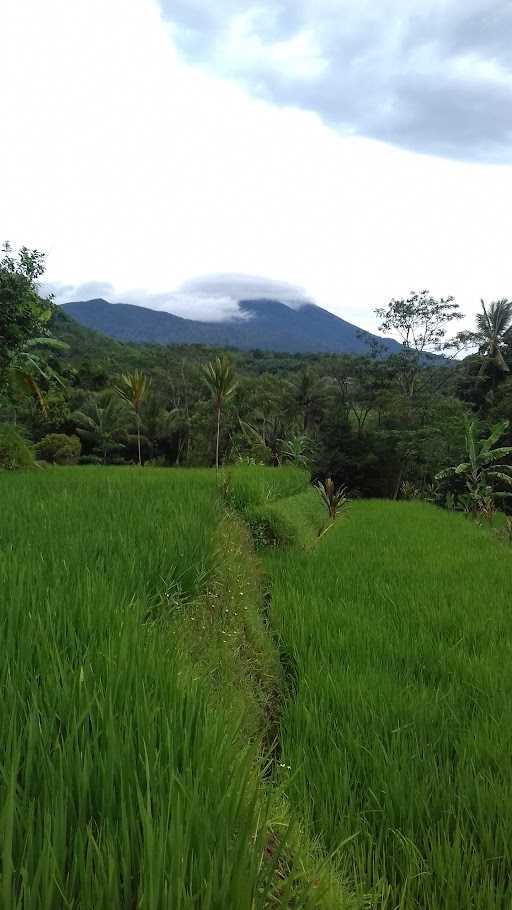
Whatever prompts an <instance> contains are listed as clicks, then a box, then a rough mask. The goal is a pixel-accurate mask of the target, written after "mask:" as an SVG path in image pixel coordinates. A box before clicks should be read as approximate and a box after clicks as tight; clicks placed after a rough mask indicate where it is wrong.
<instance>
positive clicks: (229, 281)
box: [44, 275, 311, 322]
mask: <svg viewBox="0 0 512 910" xmlns="http://www.w3.org/2000/svg"><path fill="white" fill-rule="evenodd" d="M44 289H45V292H46V293H52V294H53V295H54V299H55V303H57V304H59V305H60V304H63V303H70V302H71V301H76V300H94V299H97V298H102V299H103V300H107V301H108V302H109V303H129V304H132V305H135V306H145V307H148V308H149V309H150V310H160V311H163V312H165V313H173V314H174V315H175V316H182V317H184V318H185V319H198V320H200V321H207V322H225V321H227V320H233V319H236V320H240V319H242V320H246V319H250V318H251V317H250V314H249V313H247V312H246V311H244V310H242V309H240V307H239V302H240V301H243V300H263V299H270V300H279V301H280V302H281V303H285V304H286V305H287V306H289V307H291V308H292V309H296V308H298V307H300V306H303V305H304V304H305V303H308V302H311V298H310V297H308V296H307V294H306V292H305V291H304V290H303V289H302V288H299V287H295V286H294V285H291V284H288V283H286V282H283V281H271V280H268V279H265V278H259V277H257V276H255V275H205V276H203V277H202V278H195V279H192V280H190V281H186V282H185V283H184V284H183V285H182V286H181V287H180V288H178V289H177V290H176V291H169V292H159V293H155V292H150V291H147V290H145V289H143V288H138V289H133V288H132V289H130V288H126V289H124V290H123V289H120V288H115V287H114V286H113V285H112V284H110V282H107V281H88V282H84V283H83V284H78V285H71V284H63V283H59V282H55V283H53V284H52V283H50V284H46V285H45V288H44Z"/></svg>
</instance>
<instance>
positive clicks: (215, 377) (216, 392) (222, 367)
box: [203, 355, 237, 472]
mask: <svg viewBox="0 0 512 910" xmlns="http://www.w3.org/2000/svg"><path fill="white" fill-rule="evenodd" d="M203 379H204V381H205V383H206V385H207V386H208V389H209V391H210V395H211V396H212V400H213V404H214V407H215V411H216V413H217V442H216V447H215V467H216V469H217V472H218V470H219V445H220V415H221V411H222V408H223V407H224V405H225V403H226V402H227V401H228V400H229V399H230V398H231V397H232V396H233V395H234V393H235V390H236V387H237V382H236V379H235V374H234V372H233V366H232V364H231V361H230V359H229V357H226V356H225V355H224V356H222V357H216V358H215V360H211V361H210V362H209V363H207V364H206V365H205V366H204V368H203Z"/></svg>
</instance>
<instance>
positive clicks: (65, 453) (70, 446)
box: [36, 433, 82, 464]
mask: <svg viewBox="0 0 512 910" xmlns="http://www.w3.org/2000/svg"><path fill="white" fill-rule="evenodd" d="M36 450H37V456H38V458H41V459H42V460H43V461H49V462H51V463H53V464H74V463H76V462H77V461H78V458H79V456H80V452H81V450H82V446H81V443H80V440H79V438H78V436H66V434H65V433H48V434H47V435H46V436H43V438H42V439H41V440H40V441H39V442H38V444H37V447H36Z"/></svg>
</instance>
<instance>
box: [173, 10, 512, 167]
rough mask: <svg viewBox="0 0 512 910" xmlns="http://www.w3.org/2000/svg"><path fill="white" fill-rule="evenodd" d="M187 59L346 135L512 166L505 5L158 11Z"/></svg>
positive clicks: (509, 19) (511, 79)
mask: <svg viewBox="0 0 512 910" xmlns="http://www.w3.org/2000/svg"><path fill="white" fill-rule="evenodd" d="M160 3H161V7H162V11H163V14H164V16H165V18H166V19H168V20H170V22H171V24H172V27H173V34H174V37H175V40H176V42H177V45H178V47H179V48H180V50H181V51H182V53H183V54H185V55H186V56H187V58H188V59H190V60H192V61H194V62H196V63H199V64H201V65H204V66H206V67H208V68H210V69H212V70H213V71H214V72H217V73H219V74H221V75H223V76H227V77H229V78H233V79H237V80H239V81H240V82H242V83H243V84H244V85H246V86H247V87H248V88H249V89H250V91H252V92H253V93H254V94H255V95H257V96H259V97H263V98H266V99H268V100H270V101H273V102H275V103H277V104H282V105H293V106H296V107H299V108H303V109H306V110H310V111H315V112H317V113H318V114H319V115H320V116H321V117H322V119H323V120H324V121H325V122H327V123H328V124H330V125H332V126H334V127H336V128H337V129H339V130H340V131H342V132H344V133H348V134H355V135H362V136H369V137H372V138H375V139H381V140H384V141H386V142H390V143H392V144H394V145H398V146H401V147H403V148H407V149H412V150H415V151H419V152H426V153H430V154H436V155H442V156H446V157H450V158H458V159H466V160H473V161H487V162H510V161H512V2H511V0H255V2H253V0H160Z"/></svg>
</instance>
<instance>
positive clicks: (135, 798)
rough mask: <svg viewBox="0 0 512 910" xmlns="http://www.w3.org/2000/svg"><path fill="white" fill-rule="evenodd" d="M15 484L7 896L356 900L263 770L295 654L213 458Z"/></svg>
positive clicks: (2, 683) (4, 701) (2, 672)
mask: <svg viewBox="0 0 512 910" xmlns="http://www.w3.org/2000/svg"><path fill="white" fill-rule="evenodd" d="M283 476H284V475H283ZM0 501H1V502H2V510H1V518H0V592H1V594H0V652H1V654H2V660H1V662H0V693H1V699H0V740H1V742H2V754H1V757H0V907H1V908H2V910H15V908H16V910H17V908H19V910H63V908H73V910H75V908H76V910H78V908H80V910H93V908H94V910H121V908H122V910H137V908H141V910H142V908H146V910H160V908H161V910H168V908H172V910H230V908H233V910H259V908H261V910H263V908H270V907H282V908H287V907H290V908H291V907H293V908H310V910H313V908H325V910H330V908H334V907H340V906H342V907H345V906H346V907H348V906H349V902H348V901H347V902H345V900H344V898H342V897H341V892H340V890H339V888H338V886H337V884H336V882H334V883H333V882H332V881H331V877H330V876H329V875H327V874H326V873H325V871H318V869H317V864H316V861H315V860H314V857H313V850H312V849H310V848H309V847H308V846H307V844H306V842H305V839H304V838H303V837H302V835H301V832H300V830H299V829H297V828H295V829H294V830H289V829H290V825H289V814H288V811H287V807H286V805H285V803H284V801H283V800H282V799H280V798H279V797H278V796H277V795H276V794H275V792H274V789H273V788H272V787H271V786H270V782H269V781H268V780H267V781H265V780H264V777H263V766H264V763H265V759H264V757H262V755H261V751H260V746H261V740H262V738H263V736H264V731H265V730H266V727H267V720H268V715H269V711H271V709H272V704H273V702H274V700H275V699H276V693H277V692H279V687H280V683H281V678H280V674H281V670H280V665H279V661H278V658H277V655H276V652H275V649H274V647H273V644H272V640H271V638H270V637H269V635H268V634H267V631H266V629H265V625H264V622H263V619H262V614H261V611H260V607H261V586H260V581H261V580H260V576H259V570H258V566H257V563H256V561H255V559H254V555H253V553H252V550H251V547H250V545H249V543H248V540H247V534H246V531H245V530H244V528H243V527H242V526H241V525H240V523H239V522H237V521H236V520H234V519H232V518H231V519H227V518H226V517H225V516H224V512H223V508H222V503H221V498H220V496H219V495H218V490H217V488H216V484H215V475H214V473H213V472H210V471H178V470H176V471H172V472H171V471H159V470H152V469H146V468H145V469H144V470H140V469H136V468H135V469H130V468H122V469H116V468H70V469H66V468H61V469H49V470H47V471H44V472H37V473H32V474H30V473H28V474H20V475H13V474H3V475H0ZM350 906H353V905H352V904H350Z"/></svg>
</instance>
